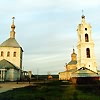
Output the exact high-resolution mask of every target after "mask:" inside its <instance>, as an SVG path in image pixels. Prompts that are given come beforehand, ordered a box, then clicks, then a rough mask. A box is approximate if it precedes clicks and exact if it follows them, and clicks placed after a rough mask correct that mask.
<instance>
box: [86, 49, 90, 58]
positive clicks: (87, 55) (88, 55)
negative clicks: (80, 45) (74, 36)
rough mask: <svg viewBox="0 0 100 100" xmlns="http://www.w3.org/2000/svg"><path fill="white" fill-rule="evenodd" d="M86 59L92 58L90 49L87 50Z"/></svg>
mask: <svg viewBox="0 0 100 100" xmlns="http://www.w3.org/2000/svg"><path fill="white" fill-rule="evenodd" d="M86 57H87V58H90V49H89V48H86Z"/></svg>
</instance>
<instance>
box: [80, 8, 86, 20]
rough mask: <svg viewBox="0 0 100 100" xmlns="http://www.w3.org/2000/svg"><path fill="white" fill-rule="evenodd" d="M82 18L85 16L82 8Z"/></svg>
mask: <svg viewBox="0 0 100 100" xmlns="http://www.w3.org/2000/svg"><path fill="white" fill-rule="evenodd" d="M81 17H82V19H83V18H84V19H85V16H84V10H82V16H81Z"/></svg>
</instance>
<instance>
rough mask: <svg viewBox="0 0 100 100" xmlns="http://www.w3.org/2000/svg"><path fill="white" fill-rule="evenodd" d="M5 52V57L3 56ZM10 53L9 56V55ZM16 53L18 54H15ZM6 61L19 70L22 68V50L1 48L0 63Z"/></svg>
mask: <svg viewBox="0 0 100 100" xmlns="http://www.w3.org/2000/svg"><path fill="white" fill-rule="evenodd" d="M2 52H3V55H2V54H1V53H2ZM8 53H9V55H8ZM14 53H16V54H14ZM3 59H6V60H7V61H9V62H11V63H12V64H14V65H15V66H17V67H18V68H22V50H21V48H14V47H0V61H1V60H3Z"/></svg>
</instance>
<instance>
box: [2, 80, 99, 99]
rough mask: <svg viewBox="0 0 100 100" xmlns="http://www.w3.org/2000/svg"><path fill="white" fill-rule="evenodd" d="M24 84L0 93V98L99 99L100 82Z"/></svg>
mask: <svg viewBox="0 0 100 100" xmlns="http://www.w3.org/2000/svg"><path fill="white" fill-rule="evenodd" d="M6 84H7V83H6ZM13 84H16V83H13ZM21 84H22V83H19V84H16V86H18V85H20V86H21ZM24 84H27V85H26V87H22V88H17V89H13V90H10V91H7V92H3V93H0V100H100V83H97V84H81V85H77V84H74V85H73V84H71V83H69V82H66V81H49V82H47V81H43V82H37V83H36V82H32V83H31V84H29V83H24ZM0 86H1V84H0ZM22 86H23V85H22ZM24 86H25V85H24ZM0 89H1V88H0Z"/></svg>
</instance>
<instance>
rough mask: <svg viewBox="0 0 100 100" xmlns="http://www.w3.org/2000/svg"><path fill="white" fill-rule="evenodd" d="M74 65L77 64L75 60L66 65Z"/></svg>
mask: <svg viewBox="0 0 100 100" xmlns="http://www.w3.org/2000/svg"><path fill="white" fill-rule="evenodd" d="M74 64H77V61H76V60H74V61H70V62H69V63H68V65H74Z"/></svg>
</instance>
